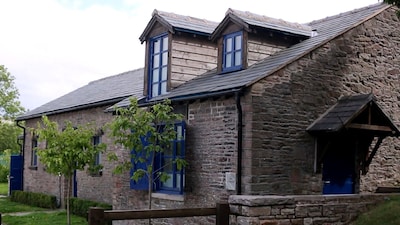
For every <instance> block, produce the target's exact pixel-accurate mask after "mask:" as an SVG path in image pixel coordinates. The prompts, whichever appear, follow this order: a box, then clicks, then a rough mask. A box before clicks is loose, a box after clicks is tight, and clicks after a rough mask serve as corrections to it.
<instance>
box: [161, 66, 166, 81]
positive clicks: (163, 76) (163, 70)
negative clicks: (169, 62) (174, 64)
mask: <svg viewBox="0 0 400 225" xmlns="http://www.w3.org/2000/svg"><path fill="white" fill-rule="evenodd" d="M161 80H163V81H166V80H167V67H163V68H162V69H161Z"/></svg>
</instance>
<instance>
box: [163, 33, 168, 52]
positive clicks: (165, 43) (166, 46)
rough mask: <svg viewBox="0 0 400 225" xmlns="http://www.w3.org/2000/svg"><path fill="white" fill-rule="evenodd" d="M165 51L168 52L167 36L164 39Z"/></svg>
mask: <svg viewBox="0 0 400 225" xmlns="http://www.w3.org/2000/svg"><path fill="white" fill-rule="evenodd" d="M162 50H163V51H167V50H168V36H165V37H164V38H163V49H162Z"/></svg>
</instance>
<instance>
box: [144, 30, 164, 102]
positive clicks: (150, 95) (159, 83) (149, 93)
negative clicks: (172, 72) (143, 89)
mask: <svg viewBox="0 0 400 225" xmlns="http://www.w3.org/2000/svg"><path fill="white" fill-rule="evenodd" d="M165 37H168V34H167V33H164V34H161V35H158V36H155V37H152V38H150V47H149V48H150V49H149V65H150V66H149V68H148V81H149V82H148V89H147V97H148V99H151V98H153V97H155V96H153V84H156V83H154V82H153V70H154V68H158V81H157V88H158V90H157V96H158V95H161V94H162V92H161V87H162V84H163V83H165V82H168V71H167V79H166V80H162V68H165V67H166V68H167V70H168V64H169V62H168V63H167V64H166V65H164V66H163V60H162V55H163V53H165V52H167V53H168V52H169V49H168V48H167V50H166V51H163V50H162V49H163V46H164V45H165V44H166V45H167V46H168V41H167V43H164V42H163V40H164V38H165ZM158 40H159V41H160V49H159V50H158V51H157V53H156V54H153V52H154V43H155V42H156V41H158ZM155 55H158V56H157V58H158V59H159V62H158V65H154V60H153V56H155Z"/></svg>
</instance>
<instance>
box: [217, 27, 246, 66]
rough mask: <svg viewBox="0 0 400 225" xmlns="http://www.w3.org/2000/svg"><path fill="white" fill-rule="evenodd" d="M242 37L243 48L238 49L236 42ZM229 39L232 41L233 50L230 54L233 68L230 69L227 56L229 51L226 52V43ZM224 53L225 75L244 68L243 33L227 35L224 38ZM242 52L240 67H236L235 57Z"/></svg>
mask: <svg viewBox="0 0 400 225" xmlns="http://www.w3.org/2000/svg"><path fill="white" fill-rule="evenodd" d="M238 36H241V46H240V48H239V49H237V44H236V41H235V38H236V37H238ZM228 39H232V50H231V51H230V52H229V54H231V57H230V58H231V62H232V66H230V67H226V59H227V58H226V57H227V56H226V55H227V50H226V41H227V40H228ZM223 47H224V48H223V52H222V72H223V73H227V72H232V71H237V70H240V69H242V68H243V32H242V31H238V32H234V33H231V34H227V35H225V36H224V45H223ZM239 51H240V52H241V54H240V56H241V59H240V65H237V66H235V65H234V64H235V61H236V60H235V56H236V54H235V53H236V52H239Z"/></svg>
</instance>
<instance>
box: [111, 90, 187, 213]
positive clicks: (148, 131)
mask: <svg viewBox="0 0 400 225" xmlns="http://www.w3.org/2000/svg"><path fill="white" fill-rule="evenodd" d="M130 103H131V104H130V106H129V107H127V108H117V109H116V116H115V117H114V119H113V121H112V122H111V123H110V128H111V136H112V137H113V138H114V142H115V143H116V144H121V145H122V146H124V147H125V148H126V150H128V151H129V152H130V154H131V157H132V158H131V159H125V160H124V159H118V158H117V157H116V155H115V154H113V155H111V157H110V158H111V159H113V160H119V161H122V162H123V163H120V164H118V166H117V167H116V168H115V172H117V173H121V172H123V171H126V170H128V169H133V170H134V171H133V176H132V177H131V179H133V180H135V181H136V182H137V181H139V180H140V179H143V178H147V180H148V202H149V209H151V201H152V198H151V194H152V190H153V182H154V180H156V179H160V180H161V181H162V182H165V181H167V180H168V179H169V176H168V174H167V173H166V172H164V171H163V168H158V169H157V170H155V169H154V168H155V167H154V162H155V157H156V155H157V154H160V153H162V152H164V151H165V150H166V149H168V148H170V147H171V141H172V140H174V139H175V138H176V136H177V132H176V131H175V129H174V124H175V123H176V122H177V121H179V120H181V119H182V115H180V114H175V113H174V112H173V108H172V106H171V105H170V101H169V100H166V101H164V102H162V103H158V104H155V105H153V106H151V107H149V108H141V107H139V105H138V101H137V99H135V98H132V99H131V100H130ZM139 163H140V164H142V165H143V164H145V169H143V168H137V167H135V164H139ZM172 163H173V164H174V166H176V167H177V169H178V170H181V169H183V167H185V166H186V165H187V162H186V161H185V160H184V159H181V158H177V159H176V160H174V161H173V162H172ZM168 166H171V165H168Z"/></svg>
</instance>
